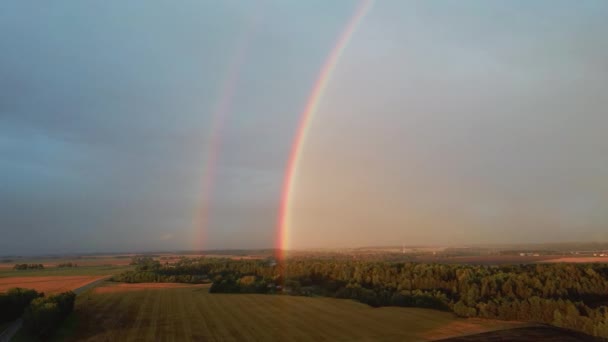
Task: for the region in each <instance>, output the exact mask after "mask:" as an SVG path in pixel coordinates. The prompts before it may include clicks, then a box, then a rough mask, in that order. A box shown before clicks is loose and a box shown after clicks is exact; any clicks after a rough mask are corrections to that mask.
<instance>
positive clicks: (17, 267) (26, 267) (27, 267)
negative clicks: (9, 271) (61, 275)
mask: <svg viewBox="0 0 608 342" xmlns="http://www.w3.org/2000/svg"><path fill="white" fill-rule="evenodd" d="M13 269H15V270H41V269H44V265H42V264H15V266H13Z"/></svg>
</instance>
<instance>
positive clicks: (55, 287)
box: [0, 276, 104, 294]
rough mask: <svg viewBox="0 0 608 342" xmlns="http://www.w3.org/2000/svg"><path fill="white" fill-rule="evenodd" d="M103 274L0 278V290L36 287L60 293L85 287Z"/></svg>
mask: <svg viewBox="0 0 608 342" xmlns="http://www.w3.org/2000/svg"><path fill="white" fill-rule="evenodd" d="M102 278H104V277H103V276H59V277H11V278H0V292H5V291H7V290H8V289H10V288H13V287H23V288H27V289H34V290H36V291H38V292H44V293H45V294H49V293H60V292H65V291H72V290H75V289H77V288H80V287H83V286H85V285H87V284H89V283H92V282H94V281H96V280H99V279H102Z"/></svg>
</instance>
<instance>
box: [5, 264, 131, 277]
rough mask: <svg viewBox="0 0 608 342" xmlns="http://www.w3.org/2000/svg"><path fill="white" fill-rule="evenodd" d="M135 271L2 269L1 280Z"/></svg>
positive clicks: (110, 268) (109, 268) (113, 268)
mask: <svg viewBox="0 0 608 342" xmlns="http://www.w3.org/2000/svg"><path fill="white" fill-rule="evenodd" d="M131 269H133V266H79V267H65V268H61V267H49V268H45V269H41V270H13V269H12V268H5V269H1V268H0V278H12V277H49V276H104V275H114V274H118V273H121V272H124V271H128V270H131Z"/></svg>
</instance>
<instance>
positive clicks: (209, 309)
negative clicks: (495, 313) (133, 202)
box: [56, 284, 517, 341]
mask: <svg viewBox="0 0 608 342" xmlns="http://www.w3.org/2000/svg"><path fill="white" fill-rule="evenodd" d="M141 285H142V284H128V285H127V284H121V285H116V284H109V285H108V286H105V285H104V286H102V287H98V288H96V289H95V290H93V291H90V292H87V293H85V294H83V295H81V296H79V297H78V298H77V302H76V308H75V311H74V313H73V316H72V317H73V319H71V320H68V321H67V322H66V323H65V324H64V325H63V326H62V327H61V329H60V331H59V333H58V335H57V336H56V338H57V340H62V341H63V340H67V341H83V340H84V341H134V340H137V341H165V340H166V341H169V340H171V341H173V340H174V341H192V340H194V341H428V340H432V339H436V338H442V337H450V336H456V335H461V334H473V333H478V332H484V331H492V330H496V329H504V328H508V327H513V326H517V324H514V323H505V322H501V321H485V320H481V319H478V320H467V319H462V318H457V317H456V316H455V315H453V314H452V313H449V312H442V311H436V310H430V309H419V308H396V307H386V308H372V307H370V306H368V305H365V304H362V303H358V302H355V301H351V300H345V299H334V298H320V297H295V296H286V295H262V294H211V293H209V292H208V285H202V286H201V285H180V286H177V285H176V284H166V285H165V284H163V285H162V286H165V287H164V288H163V287H162V286H160V287H159V286H156V285H157V284H153V285H150V284H143V286H141ZM137 286H141V287H140V288H139V289H137ZM136 289H137V290H136Z"/></svg>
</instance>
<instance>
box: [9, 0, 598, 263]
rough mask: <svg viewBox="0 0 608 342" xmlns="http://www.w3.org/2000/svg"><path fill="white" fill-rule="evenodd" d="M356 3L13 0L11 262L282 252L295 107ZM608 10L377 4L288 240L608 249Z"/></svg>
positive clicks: (311, 160) (327, 100)
mask: <svg viewBox="0 0 608 342" xmlns="http://www.w3.org/2000/svg"><path fill="white" fill-rule="evenodd" d="M356 4H357V2H355V1H342V2H332V3H327V2H325V1H305V2H302V1H260V2H256V1H249V2H242V1H217V2H211V1H187V2H182V3H180V5H179V6H175V4H173V3H169V2H160V1H129V2H123V1H103V2H95V3H85V2H79V1H66V0H62V1H54V2H45V3H39V2H38V3H34V2H24V1H17V0H9V1H4V2H2V4H0V51H1V53H0V177H1V180H2V181H1V182H0V218H1V220H2V221H1V223H0V236H1V238H0V255H2V254H31V253H38V252H39V253H47V252H53V253H57V252H91V251H141V250H170V249H182V250H185V249H194V248H204V249H223V248H263V247H272V246H274V244H275V238H276V225H277V215H278V207H279V200H280V197H281V190H282V189H281V186H282V182H283V178H284V172H285V165H286V162H287V159H288V157H289V156H288V154H289V151H290V145H291V143H292V140H293V135H294V132H295V129H296V125H297V122H298V119H299V115H300V113H301V112H302V110H303V108H304V106H305V103H306V101H307V99H308V96H309V93H310V90H311V88H312V86H313V83H314V82H315V80H316V78H317V76H318V73H319V69H320V68H321V66H322V65H323V63H324V61H325V58H326V56H327V55H328V53H329V52H330V51H331V49H332V47H333V44H334V42H335V41H336V38H337V37H338V35H339V34H340V32H341V31H342V30H343V28H344V25H345V24H346V23H347V22H348V20H349V18H350V16H351V15H352V13H353V10H354V8H355V7H356ZM607 17H608V2H605V1H600V0H597V1H579V2H574V1H553V0H544V1H534V2H530V1H509V2H498V1H496V2H489V1H469V2H461V1H451V2H438V1H437V2H434V1H408V2H404V1H397V0H395V1H378V2H376V3H375V4H374V6H373V8H372V10H371V11H370V13H369V14H368V15H367V16H366V17H365V18H364V20H363V21H362V23H361V25H360V26H359V27H358V28H357V31H356V32H355V34H354V35H353V37H352V41H351V42H350V43H349V45H348V46H347V47H346V50H345V52H344V54H343V55H342V57H341V59H340V61H339V63H338V65H337V68H336V70H335V72H334V74H333V76H332V79H331V80H330V83H329V86H328V88H327V90H326V91H325V93H324V94H323V98H322V100H321V104H320V107H319V111H318V113H317V114H316V115H315V117H314V121H313V122H312V125H311V128H310V132H309V135H308V138H307V140H306V145H305V146H304V153H303V156H302V164H301V168H300V169H299V170H298V175H299V177H298V179H297V181H296V187H295V200H294V206H293V208H292V210H293V217H294V226H293V228H292V229H291V230H290V233H289V234H290V242H291V244H292V247H294V248H307V247H352V246H371V245H400V244H401V243H405V244H408V245H414V244H425V245H429V244H448V243H456V244H459V243H525V242H559V241H607V240H608V179H607V176H608V139H607V138H606V131H608V115H607V114H606V108H608V96H606V90H607V89H608V40H607V39H606V37H605V34H606V32H608V21H606V20H605V19H606V18H607ZM243 37H245V38H243ZM244 39H245V40H244ZM239 51H240V52H239ZM237 53H242V54H243V55H242V58H241V59H242V63H240V64H239V66H238V69H237V70H236V76H235V81H234V89H233V92H232V95H231V96H230V98H229V99H230V101H229V106H228V107H229V109H228V110H227V113H226V117H225V122H224V125H223V128H222V129H221V131H220V132H216V133H218V136H219V150H218V158H217V164H215V177H214V178H213V191H212V192H211V193H210V194H208V195H209V196H205V194H204V193H203V191H202V184H203V179H204V177H205V173H206V172H209V167H208V165H207V164H206V160H208V158H207V157H208V155H206V154H208V152H209V148H208V147H209V144H210V143H211V142H210V141H211V136H212V132H211V127H212V125H213V113H214V109H215V108H217V106H218V101H219V99H220V98H221V96H222V89H223V88H222V87H223V84H225V82H226V80H227V78H228V77H229V76H228V75H230V72H231V71H232V72H234V71H235V70H234V65H235V63H234V62H233V61H234V60H235V54H237ZM237 60H238V58H237ZM201 208H208V209H207V210H206V211H205V212H206V215H208V217H207V224H205V225H204V227H203V226H202V224H201V223H200V221H199V218H197V215H198V213H201Z"/></svg>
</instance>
